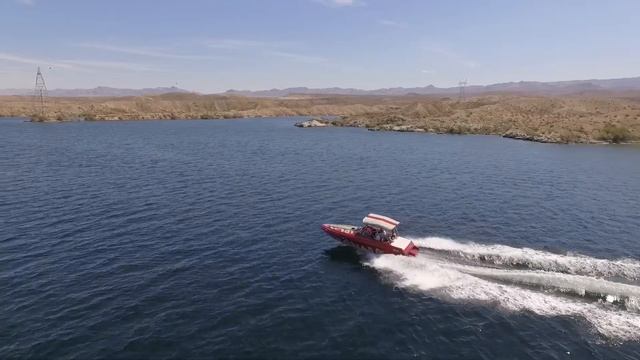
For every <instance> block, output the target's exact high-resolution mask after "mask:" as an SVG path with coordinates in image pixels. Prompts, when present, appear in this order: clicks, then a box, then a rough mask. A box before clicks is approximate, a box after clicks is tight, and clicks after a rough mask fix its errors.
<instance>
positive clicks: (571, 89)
mask: <svg viewBox="0 0 640 360" xmlns="http://www.w3.org/2000/svg"><path fill="white" fill-rule="evenodd" d="M635 90H640V77H632V78H621V79H605V80H601V79H593V80H570V81H555V82H539V81H520V82H508V83H500V84H492V85H469V86H467V87H465V93H466V94H468V95H483V94H498V93H501V94H504V93H512V94H532V95H569V94H589V93H606V92H622V91H635ZM458 92H459V88H458V87H448V88H440V87H436V86H433V85H428V86H423V87H409V88H405V87H393V88H382V89H375V90H363V89H355V88H341V87H331V88H307V87H292V88H286V89H271V90H256V91H252V90H227V91H225V92H223V93H221V94H220V95H238V96H251V97H284V96H291V95H354V96H357V95H382V96H403V95H441V96H453V95H457V94H458ZM168 93H191V92H190V91H188V90H184V89H180V88H177V87H174V86H172V87H157V88H145V89H120V88H112V87H105V86H100V87H96V88H93V89H54V90H49V96H59V97H100V96H103V97H117V96H143V95H161V94H168ZM31 94H33V90H31V89H4V90H2V89H0V95H31Z"/></svg>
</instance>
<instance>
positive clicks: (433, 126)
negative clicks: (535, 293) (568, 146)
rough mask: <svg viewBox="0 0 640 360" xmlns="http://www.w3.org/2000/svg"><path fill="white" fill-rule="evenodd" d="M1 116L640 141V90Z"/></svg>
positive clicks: (5, 110)
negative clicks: (284, 123) (258, 122)
mask: <svg viewBox="0 0 640 360" xmlns="http://www.w3.org/2000/svg"><path fill="white" fill-rule="evenodd" d="M0 116H23V117H31V118H32V119H33V121H63V120H74V119H78V120H86V121H98V120H145V119H230V118H244V117H273V116H338V117H339V118H338V119H337V120H333V121H332V123H331V125H333V126H353V127H364V128H368V129H371V130H387V131H415V132H430V133H446V134H490V135H499V136H505V137H510V138H515V139H523V140H531V141H540V142H554V143H595V142H607V143H623V142H631V141H638V140H640V95H637V94H626V95H624V96H623V95H618V96H609V95H608V96H604V95H600V96H598V95H591V96H579V95H574V96H554V97H545V96H524V95H518V96H516V95H487V96H479V97H473V98H469V99H466V100H464V101H459V100H458V99H455V98H448V97H434V96H418V95H416V96H346V95H343V96H336V95H330V96H327V95H323V96H320V95H317V96H311V95H305V96H300V95H299V96H290V97H283V98H250V97H243V96H221V95H197V94H165V95H157V96H144V97H112V98H108V97H103V98H52V99H50V100H49V102H48V103H47V108H46V113H45V114H43V115H38V116H35V115H34V107H33V104H32V101H31V99H30V98H29V97H20V96H8V97H0Z"/></svg>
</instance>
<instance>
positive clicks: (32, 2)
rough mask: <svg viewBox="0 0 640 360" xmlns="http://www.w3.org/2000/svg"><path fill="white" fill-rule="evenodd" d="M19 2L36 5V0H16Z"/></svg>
mask: <svg viewBox="0 0 640 360" xmlns="http://www.w3.org/2000/svg"><path fill="white" fill-rule="evenodd" d="M16 1H17V2H18V3H20V4H22V5H26V6H34V5H35V4H36V2H35V1H34V0H16Z"/></svg>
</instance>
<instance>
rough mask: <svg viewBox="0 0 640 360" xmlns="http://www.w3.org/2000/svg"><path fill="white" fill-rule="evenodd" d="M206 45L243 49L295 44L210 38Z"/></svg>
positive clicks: (215, 47)
mask: <svg viewBox="0 0 640 360" xmlns="http://www.w3.org/2000/svg"><path fill="white" fill-rule="evenodd" d="M204 45H205V46H207V47H209V48H212V49H225V50H243V49H278V48H285V47H290V46H292V45H295V43H292V42H285V41H257V40H243V39H209V40H205V41H204Z"/></svg>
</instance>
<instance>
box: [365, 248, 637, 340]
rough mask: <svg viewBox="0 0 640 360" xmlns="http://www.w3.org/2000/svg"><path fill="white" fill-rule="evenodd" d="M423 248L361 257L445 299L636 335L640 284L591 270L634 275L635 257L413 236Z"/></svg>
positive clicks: (617, 335)
mask: <svg viewBox="0 0 640 360" xmlns="http://www.w3.org/2000/svg"><path fill="white" fill-rule="evenodd" d="M412 240H413V241H414V243H416V245H419V246H420V247H421V254H420V255H419V256H417V257H415V258H411V257H404V256H394V255H375V256H371V257H369V258H368V259H367V260H366V264H367V265H369V266H371V267H373V268H376V269H378V270H380V271H383V272H391V273H393V274H394V275H396V276H394V277H392V279H395V280H393V281H396V282H397V283H398V285H399V286H404V287H410V288H413V289H418V290H421V291H429V292H430V293H432V294H433V295H434V296H437V297H440V298H442V299H443V300H454V301H462V302H466V301H473V302H482V303H487V304H491V305H497V306H498V307H500V308H502V309H504V310H508V311H530V312H533V313H535V314H538V315H542V316H571V317H576V318H581V319H584V320H586V321H587V322H588V323H590V324H591V325H592V326H593V328H594V329H595V330H596V331H597V332H598V333H600V334H601V335H602V336H604V337H606V338H608V339H611V340H615V341H632V340H633V341H640V287H639V286H636V285H632V284H623V283H619V282H614V281H608V280H605V279H600V278H597V277H595V276H603V274H607V275H608V276H611V277H625V278H627V279H637V278H638V275H639V274H640V263H638V262H634V261H632V260H605V259H596V258H591V257H586V256H580V255H571V256H567V255H557V254H553V253H547V252H544V251H539V250H532V249H518V248H512V247H508V246H503V245H482V244H475V243H460V242H456V241H454V240H450V239H443V238H437V237H431V238H423V239H412ZM433 250H446V251H448V252H450V253H449V255H451V254H455V255H456V256H458V258H459V259H461V260H469V259H473V260H482V261H486V262H488V263H489V264H490V265H514V264H515V265H517V266H518V267H519V268H521V267H522V265H527V266H526V267H528V268H529V269H526V270H521V269H509V268H505V267H504V266H502V267H500V268H495V267H487V266H482V265H479V264H468V263H465V262H464V261H460V262H457V261H454V260H455V257H453V256H448V257H439V256H438V255H437V252H434V253H435V254H430V252H433Z"/></svg>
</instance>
